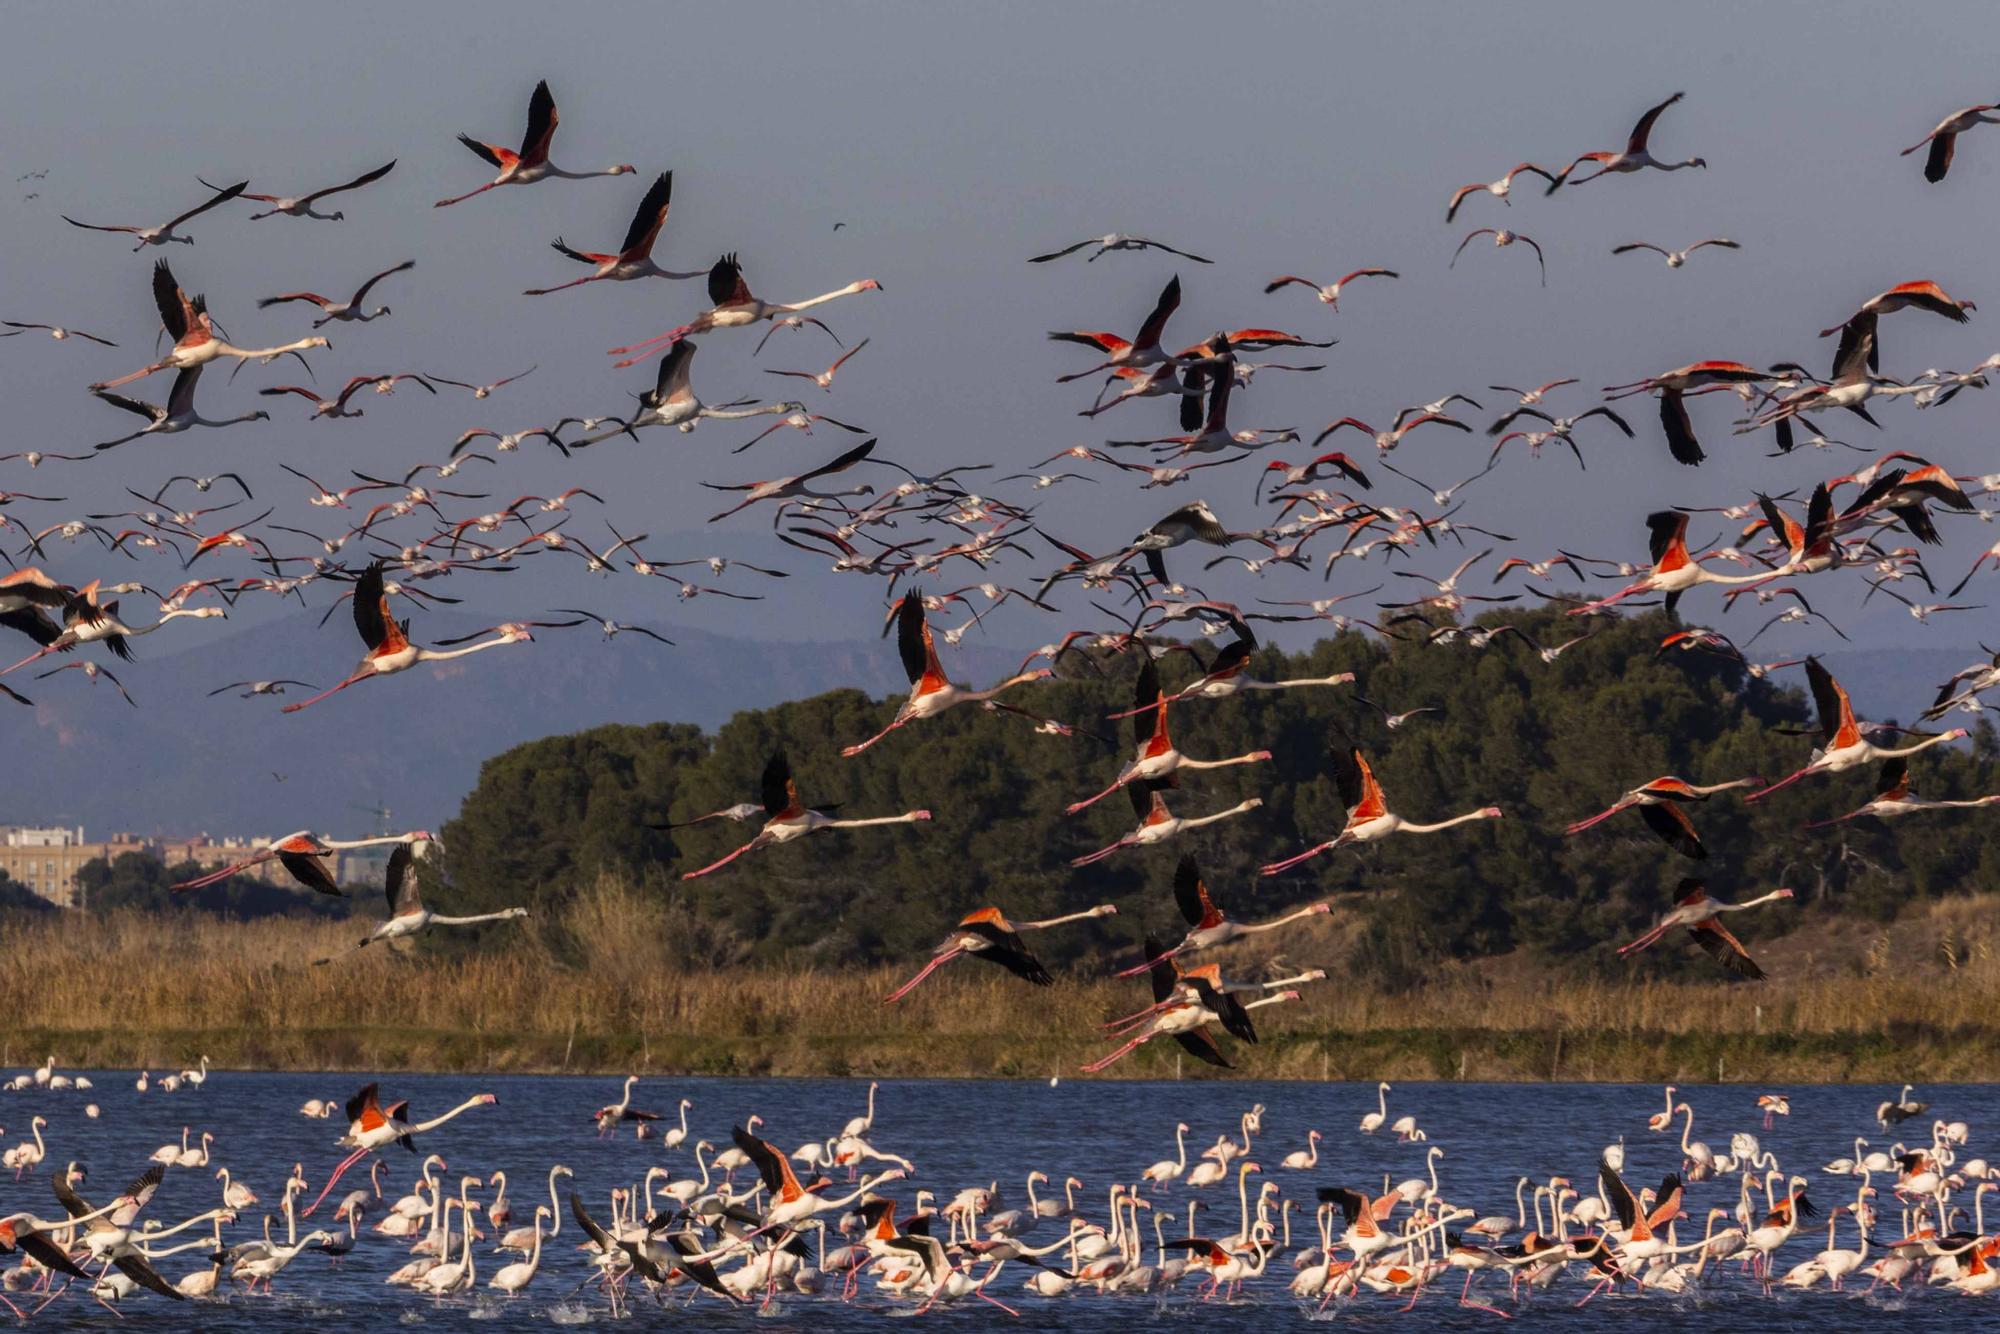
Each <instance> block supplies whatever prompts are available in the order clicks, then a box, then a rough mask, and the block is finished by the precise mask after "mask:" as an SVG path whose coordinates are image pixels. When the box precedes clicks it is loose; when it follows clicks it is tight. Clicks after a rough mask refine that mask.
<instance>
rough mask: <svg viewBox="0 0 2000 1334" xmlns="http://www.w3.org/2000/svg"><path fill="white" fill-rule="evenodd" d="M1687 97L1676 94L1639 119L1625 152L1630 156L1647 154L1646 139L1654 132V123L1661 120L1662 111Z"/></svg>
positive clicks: (1627, 142) (1683, 94)
mask: <svg viewBox="0 0 2000 1334" xmlns="http://www.w3.org/2000/svg"><path fill="white" fill-rule="evenodd" d="M1686 96H1687V94H1686V93H1675V94H1674V95H1673V96H1672V97H1670V98H1668V99H1667V100H1666V101H1664V102H1662V103H1660V104H1659V105H1658V106H1656V107H1654V108H1653V109H1652V110H1650V111H1648V112H1647V113H1646V114H1645V115H1643V116H1641V117H1639V123H1638V124H1637V125H1634V126H1633V127H1632V137H1631V138H1630V139H1628V140H1626V141H1625V152H1626V153H1627V154H1628V155H1630V154H1634V153H1643V152H1645V151H1646V138H1647V136H1648V135H1650V134H1652V132H1653V122H1654V121H1656V120H1658V119H1659V118H1660V113H1661V112H1662V111H1665V110H1666V109H1667V108H1668V107H1670V106H1672V105H1673V104H1674V103H1676V102H1678V101H1680V100H1681V99H1682V98H1683V97H1686Z"/></svg>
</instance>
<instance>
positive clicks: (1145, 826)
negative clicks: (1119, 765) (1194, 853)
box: [1069, 779, 1264, 866]
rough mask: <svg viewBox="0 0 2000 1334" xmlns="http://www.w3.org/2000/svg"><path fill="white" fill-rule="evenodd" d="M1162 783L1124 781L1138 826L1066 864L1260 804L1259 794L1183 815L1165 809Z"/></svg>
mask: <svg viewBox="0 0 2000 1334" xmlns="http://www.w3.org/2000/svg"><path fill="white" fill-rule="evenodd" d="M1166 786H1167V783H1166V780H1164V779H1147V780H1142V781H1140V782H1136V783H1127V784H1126V785H1125V795H1126V796H1128V797H1130V798H1131V799H1132V811H1133V814H1135V815H1137V816H1138V817H1139V825H1138V827H1137V828H1136V829H1133V830H1132V831H1131V832H1129V833H1126V834H1121V835H1119V837H1118V841H1117V842H1115V843H1111V844H1109V845H1107V846H1105V847H1102V848H1099V849H1098V850H1097V851H1096V852H1088V853H1085V854H1084V855H1083V856H1081V857H1073V858H1071V859H1070V863H1069V864H1070V865H1071V866H1089V865H1091V864H1092V863H1094V862H1100V861H1103V860H1104V859H1105V858H1106V857H1109V856H1110V855H1111V854H1112V853H1114V852H1118V851H1120V850H1121V849H1124V848H1149V847H1152V846H1153V845H1154V844H1156V843H1164V842H1166V841H1167V840H1168V839H1170V838H1172V837H1173V836H1174V835H1176V834H1182V833H1186V832H1187V831H1188V830H1190V829H1199V828H1201V827H1202V826H1203V825H1210V824H1215V823H1216V822H1217V821H1220V820H1227V819H1229V818H1230V817H1231V816H1233V815H1243V814H1245V813H1247V812H1249V811H1254V810H1256V809H1257V808H1258V807H1259V806H1262V805H1263V804H1264V799H1263V798H1262V797H1251V798H1249V799H1248V800H1247V801H1239V802H1237V803H1236V804H1235V805H1234V806H1231V807H1230V808H1229V809H1228V810H1225V811H1217V812H1216V813H1215V814H1213V815H1202V816H1196V817H1194V818H1191V819H1183V818H1181V817H1180V816H1177V815H1175V814H1174V813H1173V812H1171V811H1169V810H1168V809H1167V802H1166V798H1165V797H1163V796H1161V795H1160V794H1161V790H1162V789H1163V788H1165V787H1166Z"/></svg>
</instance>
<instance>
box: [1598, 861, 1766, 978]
mask: <svg viewBox="0 0 2000 1334" xmlns="http://www.w3.org/2000/svg"><path fill="white" fill-rule="evenodd" d="M1676 893H1678V894H1679V895H1680V897H1679V898H1678V899H1676V900H1675V901H1674V908H1673V911H1672V912H1669V913H1668V914H1666V915H1665V916H1664V917H1662V918H1660V920H1659V921H1657V922H1655V923H1654V924H1653V926H1652V929H1651V930H1649V931H1647V932H1646V933H1645V934H1644V935H1642V936H1640V937H1639V938H1638V939H1637V940H1634V941H1633V942H1632V943H1631V944H1629V945H1621V946H1619V947H1618V954H1619V957H1621V958H1622V957H1624V956H1625V955H1627V954H1632V953H1635V952H1636V951H1639V950H1643V949H1645V948H1646V947H1647V946H1648V945H1651V944H1652V943H1653V942H1654V941H1656V940H1658V939H1659V938H1660V937H1661V936H1664V935H1665V934H1666V933H1667V932H1669V931H1671V930H1673V929H1674V928H1675V927H1677V926H1685V927H1686V928H1687V929H1688V934H1689V935H1690V936H1692V937H1693V938H1694V942H1695V944H1697V945H1699V946H1701V947H1702V948H1703V949H1704V950H1706V951H1708V953H1709V955H1710V956H1711V957H1712V958H1714V959H1715V961H1716V962H1717V963H1719V964H1721V965H1722V966H1723V967H1724V968H1727V969H1728V970H1729V971H1730V972H1732V973H1735V974H1736V975H1737V976H1738V977H1743V978H1748V979H1749V980H1750V981H1753V982H1759V981H1762V980H1763V978H1764V970H1763V969H1761V968H1759V967H1758V966H1757V962H1756V960H1754V959H1752V958H1751V957H1750V952H1749V951H1748V950H1746V949H1744V948H1743V943H1742V942H1741V941H1739V940H1737V939H1736V937H1735V936H1733V935H1731V934H1730V933H1729V928H1727V927H1725V926H1723V925H1722V920H1721V919H1722V914H1724V913H1732V912H1744V911H1747V910H1748V909H1751V908H1755V907H1757V906H1759V905H1760V904H1765V903H1770V902H1772V901H1774V900H1776V899H1789V898H1791V897H1792V891H1791V890H1789V889H1774V890H1772V891H1771V892H1770V893H1768V894H1760V895H1758V896H1757V897H1756V898H1754V899H1746V900H1744V901H1743V902H1742V903H1724V902H1723V901H1722V900H1720V899H1713V898H1710V897H1709V895H1708V883H1707V882H1706V881H1704V880H1701V879H1699V878H1698V877H1695V876H1686V877H1683V878H1682V880H1681V883H1680V888H1679V889H1678V890H1677V891H1676Z"/></svg>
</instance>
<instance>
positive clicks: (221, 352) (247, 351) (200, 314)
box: [90, 260, 333, 406]
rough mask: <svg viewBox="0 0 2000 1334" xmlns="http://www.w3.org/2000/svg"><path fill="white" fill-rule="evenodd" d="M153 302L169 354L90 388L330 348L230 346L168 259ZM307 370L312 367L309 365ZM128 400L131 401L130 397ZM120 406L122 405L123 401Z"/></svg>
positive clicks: (317, 341)
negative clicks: (230, 360)
mask: <svg viewBox="0 0 2000 1334" xmlns="http://www.w3.org/2000/svg"><path fill="white" fill-rule="evenodd" d="M153 304H154V306H155V307H156V308H157V309H158V310H159V312H160V325H161V327H162V328H164V329H165V330H166V331H167V336H168V337H169V338H171V339H173V340H174V345H173V346H172V347H170V348H168V349H167V355H166V356H164V357H162V358H161V359H160V360H158V361H156V362H154V363H153V364H152V365H150V366H142V367H141V368H139V369H138V370H136V371H133V372H132V373H131V374H129V375H121V376H119V377H118V378H117V379H115V380H103V381H100V382H98V383H97V384H94V385H92V386H90V387H91V389H92V390H93V391H96V392H102V391H103V390H106V389H116V388H118V387H119V386H120V385H125V384H130V383H132V382H133V381H134V380H143V379H145V378H146V377H147V376H149V375H152V374H154V373H156V372H158V371H165V370H178V371H188V370H199V369H200V368H201V367H203V366H206V365H207V364H208V363H209V362H211V361H215V360H217V359H219V358H221V357H235V358H236V359H237V360H238V361H239V362H242V361H250V360H253V359H254V360H256V361H259V362H271V361H276V360H277V359H278V358H279V357H282V356H285V355H287V354H290V355H292V356H298V354H299V353H301V352H305V351H307V350H308V349H311V348H315V347H331V346H333V344H331V343H329V342H327V341H326V339H324V338H317V337H314V338H300V339H297V340H296V341H294V342H290V343H286V344H284V345H282V346H280V347H259V348H240V347H234V346H231V345H230V344H229V343H227V342H225V341H224V340H223V339H221V338H218V337H216V334H215V322H214V320H212V319H211V318H210V317H209V314H208V307H207V305H206V304H205V303H204V302H203V300H202V298H201V297H199V296H195V297H190V296H189V295H188V294H187V293H186V292H185V291H183V290H181V286H180V284H179V283H177V282H176V281H175V280H174V271H173V270H172V269H171V268H169V267H167V262H166V261H165V260H160V261H159V262H158V263H156V264H154V265H153ZM299 364H300V365H302V366H303V365H305V358H304V357H302V356H300V357H299ZM307 369H308V370H310V369H311V367H309V366H308V367H307ZM128 401H129V400H128ZM121 406H123V404H122V403H121Z"/></svg>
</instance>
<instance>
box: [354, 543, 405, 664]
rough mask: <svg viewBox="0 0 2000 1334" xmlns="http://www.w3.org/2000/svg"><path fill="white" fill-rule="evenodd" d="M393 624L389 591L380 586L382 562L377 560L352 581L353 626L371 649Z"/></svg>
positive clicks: (382, 640)
mask: <svg viewBox="0 0 2000 1334" xmlns="http://www.w3.org/2000/svg"><path fill="white" fill-rule="evenodd" d="M395 624H396V622H395V618H394V617H392V616H390V615H389V595H388V593H387V592H386V591H385V590H384V589H383V587H382V562H381V561H379V560H378V561H376V562H374V563H373V564H372V565H370V566H369V567H368V568H367V569H366V570H364V571H362V573H361V578H360V580H359V581H358V582H357V583H356V584H355V585H354V628H355V629H356V630H357V631H358V632H360V635H361V642H362V643H363V644H366V645H367V646H368V649H369V651H370V652H373V651H374V650H376V649H377V648H380V647H381V646H382V645H384V644H386V643H388V642H389V638H390V636H391V635H392V634H394V633H395Z"/></svg>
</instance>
